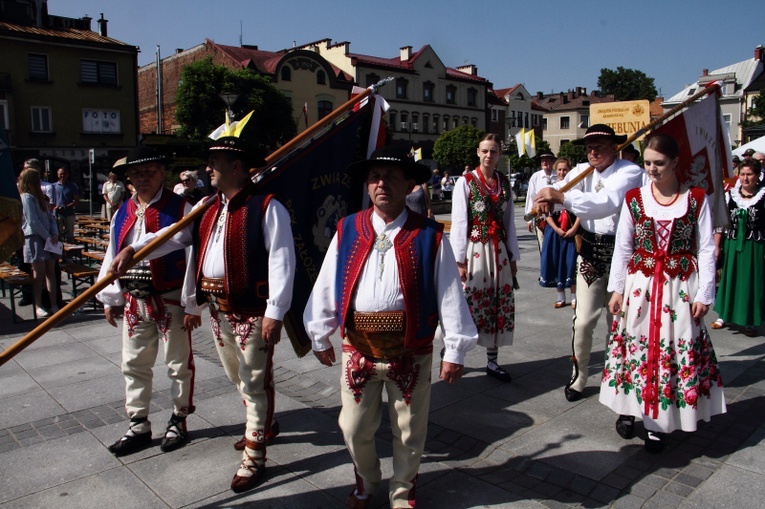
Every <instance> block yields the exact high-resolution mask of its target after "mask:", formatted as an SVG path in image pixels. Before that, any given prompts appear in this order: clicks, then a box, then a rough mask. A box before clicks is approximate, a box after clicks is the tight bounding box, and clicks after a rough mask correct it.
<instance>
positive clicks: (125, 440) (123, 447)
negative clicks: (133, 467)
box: [107, 431, 151, 457]
mask: <svg viewBox="0 0 765 509" xmlns="http://www.w3.org/2000/svg"><path fill="white" fill-rule="evenodd" d="M149 446H151V431H147V432H146V433H136V434H126V435H124V436H123V437H122V438H120V439H119V440H117V441H116V442H114V443H113V444H112V445H110V446H109V447H107V449H109V452H111V453H112V454H114V455H115V456H117V457H119V456H127V455H128V454H133V453H134V452H138V451H141V450H143V449H146V448H147V447H149Z"/></svg>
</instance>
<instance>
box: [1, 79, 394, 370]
mask: <svg viewBox="0 0 765 509" xmlns="http://www.w3.org/2000/svg"><path fill="white" fill-rule="evenodd" d="M390 81H393V78H392V77H389V78H385V79H383V80H381V81H379V82H377V83H375V84H374V85H372V86H370V87H368V88H366V89H365V90H364V91H363V92H361V93H360V94H358V95H356V96H354V97H352V98H350V99H349V100H348V101H346V102H345V103H343V104H342V105H340V107H338V108H337V109H335V110H333V111H332V112H331V113H330V114H328V115H327V116H325V117H323V118H321V119H319V120H318V121H317V122H316V123H315V124H313V125H312V126H311V127H309V128H308V129H306V130H305V131H303V132H302V133H300V134H299V135H298V136H296V137H295V138H293V139H292V140H290V141H289V142H287V143H286V144H284V145H282V146H281V147H279V148H278V149H277V150H275V151H274V152H273V153H271V154H270V155H269V156H268V157H266V164H265V166H264V167H268V166H269V165H271V164H273V163H274V162H275V161H278V160H279V159H280V158H282V157H283V156H284V155H285V154H287V153H289V152H290V151H291V150H293V149H295V148H296V147H298V146H300V145H301V144H302V143H305V141H306V140H308V139H310V138H311V136H313V135H314V134H315V133H316V132H318V131H320V130H321V129H323V128H325V126H326V125H328V124H329V123H331V122H333V121H334V120H335V119H337V118H338V117H340V116H342V115H343V114H345V113H347V112H348V111H349V110H351V109H352V108H354V107H355V106H356V105H357V104H359V103H360V102H361V101H362V100H364V99H365V98H367V97H368V96H370V95H372V94H374V93H375V92H377V89H378V88H380V87H382V86H383V85H385V84H386V83H388V82H390ZM259 171H260V170H259V169H258V168H252V169H250V173H251V174H253V175H254V174H257V173H258V172H259ZM214 198H215V197H214V196H213V197H210V198H208V199H205V200H204V202H203V203H202V204H201V205H199V206H197V207H196V208H194V210H192V211H191V212H189V213H188V214H187V215H185V216H184V217H182V218H181V219H180V220H179V221H178V222H177V223H175V224H173V225H171V226H170V227H168V229H167V230H166V231H165V232H163V233H162V234H161V235H159V236H157V238H155V239H154V240H153V241H151V242H150V243H149V244H147V245H146V246H145V247H144V248H142V249H141V250H139V251H138V252H136V253H135V254H134V255H133V258H132V260H131V262H130V267H132V266H134V265H135V264H137V263H139V262H141V261H143V260H144V259H145V258H146V257H148V256H149V255H150V254H151V253H153V252H154V250H156V249H157V248H158V247H159V246H161V245H162V244H164V243H165V242H166V241H168V240H169V239H170V238H172V237H173V236H174V235H175V234H176V233H178V232H180V231H181V230H183V229H184V228H186V226H188V225H189V224H191V223H192V222H193V221H195V220H196V219H198V218H199V217H201V215H202V214H203V213H204V212H205V211H206V210H207V209H208V208H209V207H210V205H211V204H212V202H213V201H214ZM117 277H118V275H117V274H116V273H114V272H112V271H109V272H108V273H107V274H106V275H105V276H104V277H103V278H101V279H99V280H98V281H96V282H95V283H94V284H93V286H91V287H90V288H88V289H87V290H85V291H84V292H82V293H81V294H80V295H78V296H77V297H75V298H74V299H72V300H71V301H70V302H69V303H68V304H67V305H65V306H64V307H62V308H61V309H59V310H58V311H57V312H56V313H54V314H53V315H52V316H50V317H48V318H47V319H46V320H45V321H44V322H43V323H41V324H40V325H38V326H37V327H35V328H34V329H32V330H31V331H30V332H28V333H27V334H26V335H25V336H24V337H23V338H21V339H19V340H18V341H16V342H15V343H14V344H12V345H11V346H9V347H8V348H6V349H5V350H4V351H2V352H0V366H2V365H3V364H5V363H6V362H8V361H9V360H11V359H12V358H13V357H14V356H15V355H16V354H18V353H19V352H21V351H22V350H23V349H24V348H26V347H27V346H29V345H31V344H32V343H34V342H35V341H37V340H38V339H39V338H40V337H41V336H42V335H43V334H45V333H46V332H48V331H49V330H50V329H52V328H53V327H55V326H56V325H57V324H58V323H60V322H61V321H62V320H63V319H64V318H66V317H68V316H69V315H71V314H72V313H74V312H75V311H76V310H77V309H78V308H80V307H81V306H82V305H84V304H85V303H87V301H89V300H90V299H92V298H95V296H96V294H97V293H98V292H100V291H101V290H103V289H104V288H106V287H107V286H109V285H110V284H111V283H112V282H113V281H114V280H115V279H117Z"/></svg>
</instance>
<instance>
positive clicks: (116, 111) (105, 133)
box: [0, 0, 138, 185]
mask: <svg viewBox="0 0 765 509" xmlns="http://www.w3.org/2000/svg"><path fill="white" fill-rule="evenodd" d="M98 24H99V32H98V33H97V32H94V31H92V30H91V29H90V27H91V18H88V17H84V18H80V19H75V18H64V17H59V16H52V15H48V13H47V2H44V1H28V2H24V1H19V0H17V1H14V2H11V1H7V2H6V1H2V0H0V48H2V57H1V58H0V126H2V128H3V129H5V131H6V133H7V134H8V138H9V143H10V145H11V149H12V153H13V158H14V164H15V165H16V167H17V168H16V169H17V170H18V167H19V166H20V164H21V162H22V161H23V160H24V159H27V158H30V157H36V158H39V159H42V160H43V161H44V162H45V164H46V167H48V168H50V169H51V170H55V167H58V166H62V165H63V166H67V167H69V168H70V170H71V174H72V179H73V180H74V181H75V182H77V183H78V184H80V185H83V184H84V183H85V182H84V181H83V174H85V173H87V172H88V171H89V169H88V168H89V164H90V163H89V156H90V153H91V151H93V153H94V155H95V161H94V164H95V167H96V169H101V168H107V167H111V164H112V162H113V161H114V160H116V159H117V158H119V157H121V156H123V155H124V154H125V152H126V151H127V150H128V149H129V148H130V147H133V146H135V144H136V141H137V138H138V122H137V121H138V115H137V113H138V110H137V102H136V68H137V56H138V48H137V47H135V46H131V45H129V44H126V43H123V42H120V41H118V40H115V39H112V38H109V37H108V36H107V20H105V19H103V15H102V16H101V19H100V20H98Z"/></svg>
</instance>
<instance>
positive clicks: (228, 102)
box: [220, 93, 239, 120]
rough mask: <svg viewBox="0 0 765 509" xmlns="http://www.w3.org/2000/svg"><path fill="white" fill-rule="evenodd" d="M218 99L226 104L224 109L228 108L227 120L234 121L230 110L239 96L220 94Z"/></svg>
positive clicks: (232, 112)
mask: <svg viewBox="0 0 765 509" xmlns="http://www.w3.org/2000/svg"><path fill="white" fill-rule="evenodd" d="M220 98H221V99H223V102H224V103H226V107H227V108H228V117H229V120H233V119H234V111H233V110H232V109H231V107H232V106H233V105H234V103H235V102H236V100H237V99H239V94H228V93H223V94H220Z"/></svg>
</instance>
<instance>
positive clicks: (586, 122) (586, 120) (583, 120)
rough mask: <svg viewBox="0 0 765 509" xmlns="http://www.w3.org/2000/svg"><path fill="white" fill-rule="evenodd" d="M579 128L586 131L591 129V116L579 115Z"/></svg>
mask: <svg viewBox="0 0 765 509" xmlns="http://www.w3.org/2000/svg"><path fill="white" fill-rule="evenodd" d="M577 127H582V128H584V129H587V128H588V127H590V116H589V115H579V125H578V126H577Z"/></svg>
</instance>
